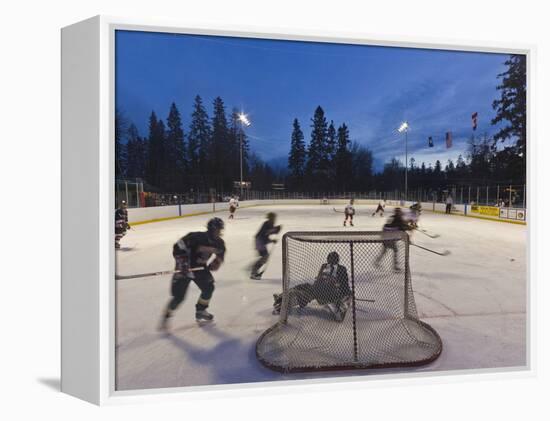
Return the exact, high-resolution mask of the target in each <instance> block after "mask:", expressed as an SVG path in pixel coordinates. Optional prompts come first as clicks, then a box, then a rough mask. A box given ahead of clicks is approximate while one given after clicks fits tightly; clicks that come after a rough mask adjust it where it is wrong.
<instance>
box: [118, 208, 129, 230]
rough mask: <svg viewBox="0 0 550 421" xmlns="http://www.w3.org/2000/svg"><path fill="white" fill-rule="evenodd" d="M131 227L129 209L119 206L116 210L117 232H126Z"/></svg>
mask: <svg viewBox="0 0 550 421" xmlns="http://www.w3.org/2000/svg"><path fill="white" fill-rule="evenodd" d="M129 227H130V225H128V210H127V209H125V208H118V209H117V210H116V211H115V233H116V234H124V233H125V232H126V230H127V229H128V228H129Z"/></svg>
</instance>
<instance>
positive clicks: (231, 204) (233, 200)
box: [229, 196, 239, 219]
mask: <svg viewBox="0 0 550 421" xmlns="http://www.w3.org/2000/svg"><path fill="white" fill-rule="evenodd" d="M238 207H239V201H238V200H237V198H236V197H235V196H231V199H229V219H233V218H234V215H235V211H236V210H237V208H238Z"/></svg>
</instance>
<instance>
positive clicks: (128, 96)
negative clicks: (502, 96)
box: [116, 31, 507, 170]
mask: <svg viewBox="0 0 550 421" xmlns="http://www.w3.org/2000/svg"><path fill="white" fill-rule="evenodd" d="M506 58H507V56H506V55H503V54H493V53H471V52H455V51H444V50H426V49H411V48H395V47H375V46H359V45H344V44H329V43H315V42H296V41H274V40H262V39H245V38H227V37H214V36H203V35H181V34H162V33H150V32H137V31H117V35H116V104H117V107H118V108H119V109H120V110H122V111H123V113H124V115H125V116H126V117H127V118H128V119H129V120H130V121H131V122H133V123H134V124H135V125H136V126H137V127H138V129H139V131H140V134H141V135H142V136H144V135H146V134H147V125H148V118H149V115H150V113H151V111H152V110H154V111H155V112H156V113H157V115H158V116H159V117H160V118H162V119H165V118H166V116H167V114H168V110H169V107H170V104H171V103H172V102H175V103H176V105H177V107H178V109H179V111H180V113H181V114H182V118H183V124H184V130H185V131H187V130H188V125H189V122H190V118H191V110H192V105H193V100H194V97H195V95H197V94H199V95H200V96H201V97H202V99H203V102H204V105H205V106H206V109H207V112H208V114H209V115H210V116H212V101H213V100H214V98H215V97H217V96H220V97H221V98H222V99H223V101H224V103H225V105H226V111H227V115H228V116H229V113H230V112H231V109H232V108H233V107H237V108H239V109H240V110H242V111H244V112H245V113H246V114H247V115H248V116H249V118H250V120H251V121H252V126H251V127H249V128H248V129H247V134H248V135H249V137H250V144H251V149H252V150H253V151H254V152H256V153H257V154H258V155H259V156H260V157H262V158H263V159H264V160H266V161H271V160H274V159H275V160H278V159H279V160H280V161H282V160H283V158H284V159H286V157H287V156H288V151H289V147H290V135H291V131H292V121H293V119H294V118H298V120H299V121H300V125H301V126H302V130H303V132H304V137H305V141H306V145H307V144H308V143H309V138H310V131H311V129H310V124H311V118H312V117H313V112H314V110H315V108H316V107H317V106H318V105H321V107H322V108H323V109H324V110H325V116H326V118H327V120H328V121H329V122H330V120H333V121H334V124H335V127H336V128H338V126H339V125H340V124H342V123H346V125H347V126H348V127H349V130H350V138H351V140H352V141H357V142H358V143H360V144H362V145H364V146H366V147H368V148H369V149H370V150H371V151H372V152H373V155H374V159H375V163H376V167H377V169H378V170H379V169H381V166H382V164H383V163H384V162H386V161H388V160H389V159H391V158H393V157H396V158H399V159H401V160H402V161H403V160H404V135H402V134H399V133H398V132H397V130H396V129H397V128H398V127H399V125H400V123H401V122H402V121H404V120H406V121H408V122H409V125H410V129H409V133H408V143H409V158H410V157H411V156H412V157H414V158H415V160H416V163H417V165H420V164H421V163H422V162H423V161H424V162H425V163H426V165H428V163H432V164H433V163H434V162H435V161H436V159H439V160H441V162H442V163H443V165H445V164H446V162H447V160H448V159H452V160H454V161H455V162H456V158H457V157H458V155H459V154H462V155H463V156H464V157H466V155H467V152H466V148H467V145H466V141H467V139H468V138H469V137H470V136H471V134H472V128H471V114H472V113H473V112H475V111H476V112H478V128H477V131H476V134H477V135H481V134H483V133H485V132H487V134H488V135H489V136H490V135H491V134H493V133H495V132H496V131H497V130H496V127H493V126H491V123H490V120H491V119H492V118H493V117H494V115H495V114H494V111H493V109H492V107H491V104H492V102H493V100H494V99H496V98H497V97H498V95H499V93H498V91H497V90H496V86H497V85H498V83H499V80H498V79H497V75H498V74H499V73H502V72H503V71H504V70H505V66H504V61H505V60H506ZM447 131H452V132H453V147H452V148H450V149H447V148H446V147H445V132H447ZM428 136H432V137H433V139H434V142H435V147H434V148H428V146H427V138H428Z"/></svg>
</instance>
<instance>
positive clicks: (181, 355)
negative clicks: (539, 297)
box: [116, 205, 527, 390]
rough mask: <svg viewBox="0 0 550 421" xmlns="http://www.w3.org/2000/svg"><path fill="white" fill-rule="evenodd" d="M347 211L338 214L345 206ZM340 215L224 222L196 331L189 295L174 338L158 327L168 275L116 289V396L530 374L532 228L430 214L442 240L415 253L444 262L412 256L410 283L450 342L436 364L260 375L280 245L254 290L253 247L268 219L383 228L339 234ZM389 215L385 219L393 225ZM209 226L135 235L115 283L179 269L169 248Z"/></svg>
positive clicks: (304, 210) (171, 226) (360, 221)
mask: <svg viewBox="0 0 550 421" xmlns="http://www.w3.org/2000/svg"><path fill="white" fill-rule="evenodd" d="M340 207H341V206H340ZM332 208H333V207H332V205H328V206H327V205H318V206H316V205H304V206H295V205H292V206H290V205H277V206H270V207H251V208H243V209H240V210H238V211H237V214H236V217H235V219H234V220H232V221H231V220H227V214H225V213H217V214H216V216H219V217H222V218H224V220H225V221H226V229H225V233H224V240H225V242H226V247H227V253H226V259H225V263H224V265H223V266H222V268H221V269H220V270H219V271H218V272H215V273H214V276H215V279H216V284H215V285H216V290H215V291H214V295H213V298H212V300H211V303H210V304H211V305H210V307H209V311H210V312H211V313H213V314H214V316H215V323H213V324H209V325H205V326H199V325H197V323H196V322H195V320H194V311H195V302H196V300H197V297H198V295H199V289H198V288H197V287H196V285H194V284H193V283H192V284H191V285H190V287H189V290H188V295H187V297H186V300H185V301H184V303H183V304H182V305H181V306H180V307H179V308H178V310H177V312H176V315H175V316H174V318H173V319H172V332H171V334H170V335H167V334H164V333H160V332H158V331H157V327H158V324H159V321H160V316H161V313H162V310H163V309H164V308H165V306H166V304H167V302H168V300H169V299H170V295H169V292H170V279H171V276H170V275H165V276H155V277H146V278H133V279H123V280H118V281H116V282H117V315H118V320H117V341H116V342H117V352H116V378H117V381H116V383H117V389H118V390H130V389H148V388H163V387H177V386H201V385H215V384H234V383H252V382H259V381H277V380H291V379H312V378H326V377H335V376H352V375H369V374H380V373H385V372H392V373H395V372H412V371H415V372H425V371H434V370H454V369H481V368H504V367H508V368H510V367H522V366H525V365H526V364H527V362H526V300H527V297H526V291H527V269H526V267H527V266H526V243H527V241H526V240H527V227H526V226H522V225H514V224H507V223H499V222H493V221H485V220H480V219H475V218H465V217H460V216H450V215H443V214H433V213H431V212H424V213H423V215H422V217H421V220H420V226H421V227H422V228H424V229H427V230H429V231H430V232H433V233H438V234H440V235H441V237H440V238H437V239H431V238H428V237H427V236H425V235H423V234H421V233H419V232H416V233H415V234H414V241H415V242H416V243H417V244H419V245H422V246H425V247H429V248H432V249H437V250H445V249H448V250H450V251H451V255H449V256H445V257H441V256H437V255H435V254H432V253H428V252H426V251H424V250H421V249H418V248H416V247H411V249H410V264H411V271H412V283H413V289H414V292H415V299H416V305H417V309H418V313H419V317H420V318H421V319H422V320H424V321H425V322H427V323H429V324H430V325H432V326H433V327H434V328H435V329H436V330H437V332H438V333H439V334H440V336H441V338H442V340H443V352H442V354H441V356H440V357H439V359H437V360H436V361H435V362H433V363H431V364H429V365H427V366H423V367H418V368H406V369H393V370H358V371H354V372H349V371H343V372H329V373H327V372H324V373H314V374H287V375H283V374H280V373H276V372H273V371H271V370H269V369H267V368H265V367H264V366H262V365H261V364H260V363H259V362H258V361H257V360H256V356H255V343H256V340H257V339H258V337H259V336H260V334H261V333H262V332H263V331H265V330H266V329H267V328H268V327H270V326H271V325H273V324H274V323H276V321H277V316H274V315H272V314H271V310H272V303H273V293H275V292H280V290H281V269H282V267H281V243H280V242H279V243H277V244H276V245H275V249H274V252H273V254H272V256H271V258H270V263H269V266H268V268H267V271H266V272H265V274H264V278H263V279H262V280H261V281H253V280H250V279H249V277H248V273H247V272H246V267H247V266H248V265H249V264H250V263H251V262H252V261H253V260H254V259H255V258H256V255H255V251H254V249H253V236H254V234H255V233H256V231H257V230H258V228H259V226H260V225H261V223H262V222H263V221H264V217H265V214H266V213H267V212H268V211H275V212H277V214H278V217H279V219H278V223H281V224H283V231H296V230H317V231H322V230H332V231H334V230H343V231H345V230H351V229H353V230H365V231H367V230H380V229H381V227H382V225H383V222H384V220H385V218H380V217H378V216H376V217H371V216H370V214H371V213H372V212H373V210H374V207H373V206H366V205H365V206H362V205H359V206H356V210H357V213H356V216H355V227H354V228H350V227H347V228H344V227H342V219H343V215H342V214H338V213H335V212H334V211H333V209H332ZM387 215H388V209H387V212H386V216H387ZM212 216H213V215H212V214H207V215H200V216H194V217H188V218H181V219H175V220H171V221H164V222H156V223H151V224H144V225H136V226H135V227H133V229H132V230H130V231H129V232H128V234H127V235H126V236H125V237H124V238H123V240H122V242H121V244H122V248H121V249H120V250H119V251H117V268H118V269H117V270H118V274H119V275H130V274H139V273H148V272H155V271H164V270H171V269H172V268H173V259H172V254H171V253H172V245H173V243H174V242H175V241H177V240H178V238H180V237H181V236H182V235H184V234H186V233H188V232H190V231H196V230H204V229H205V225H206V222H207V220H208V219H209V218H211V217H212Z"/></svg>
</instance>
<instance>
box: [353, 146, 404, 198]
mask: <svg viewBox="0 0 550 421" xmlns="http://www.w3.org/2000/svg"><path fill="white" fill-rule="evenodd" d="M350 155H351V165H350V168H351V169H352V173H351V174H352V176H351V178H352V179H353V181H352V183H353V184H352V185H351V187H352V190H353V191H359V192H360V191H369V190H370V189H371V188H372V187H373V184H374V183H373V169H372V164H373V159H372V152H371V151H370V150H369V149H368V148H365V147H364V146H361V145H359V144H358V143H356V142H353V144H352V145H351V153H350ZM397 162H398V161H397ZM398 166H399V163H398Z"/></svg>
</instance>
